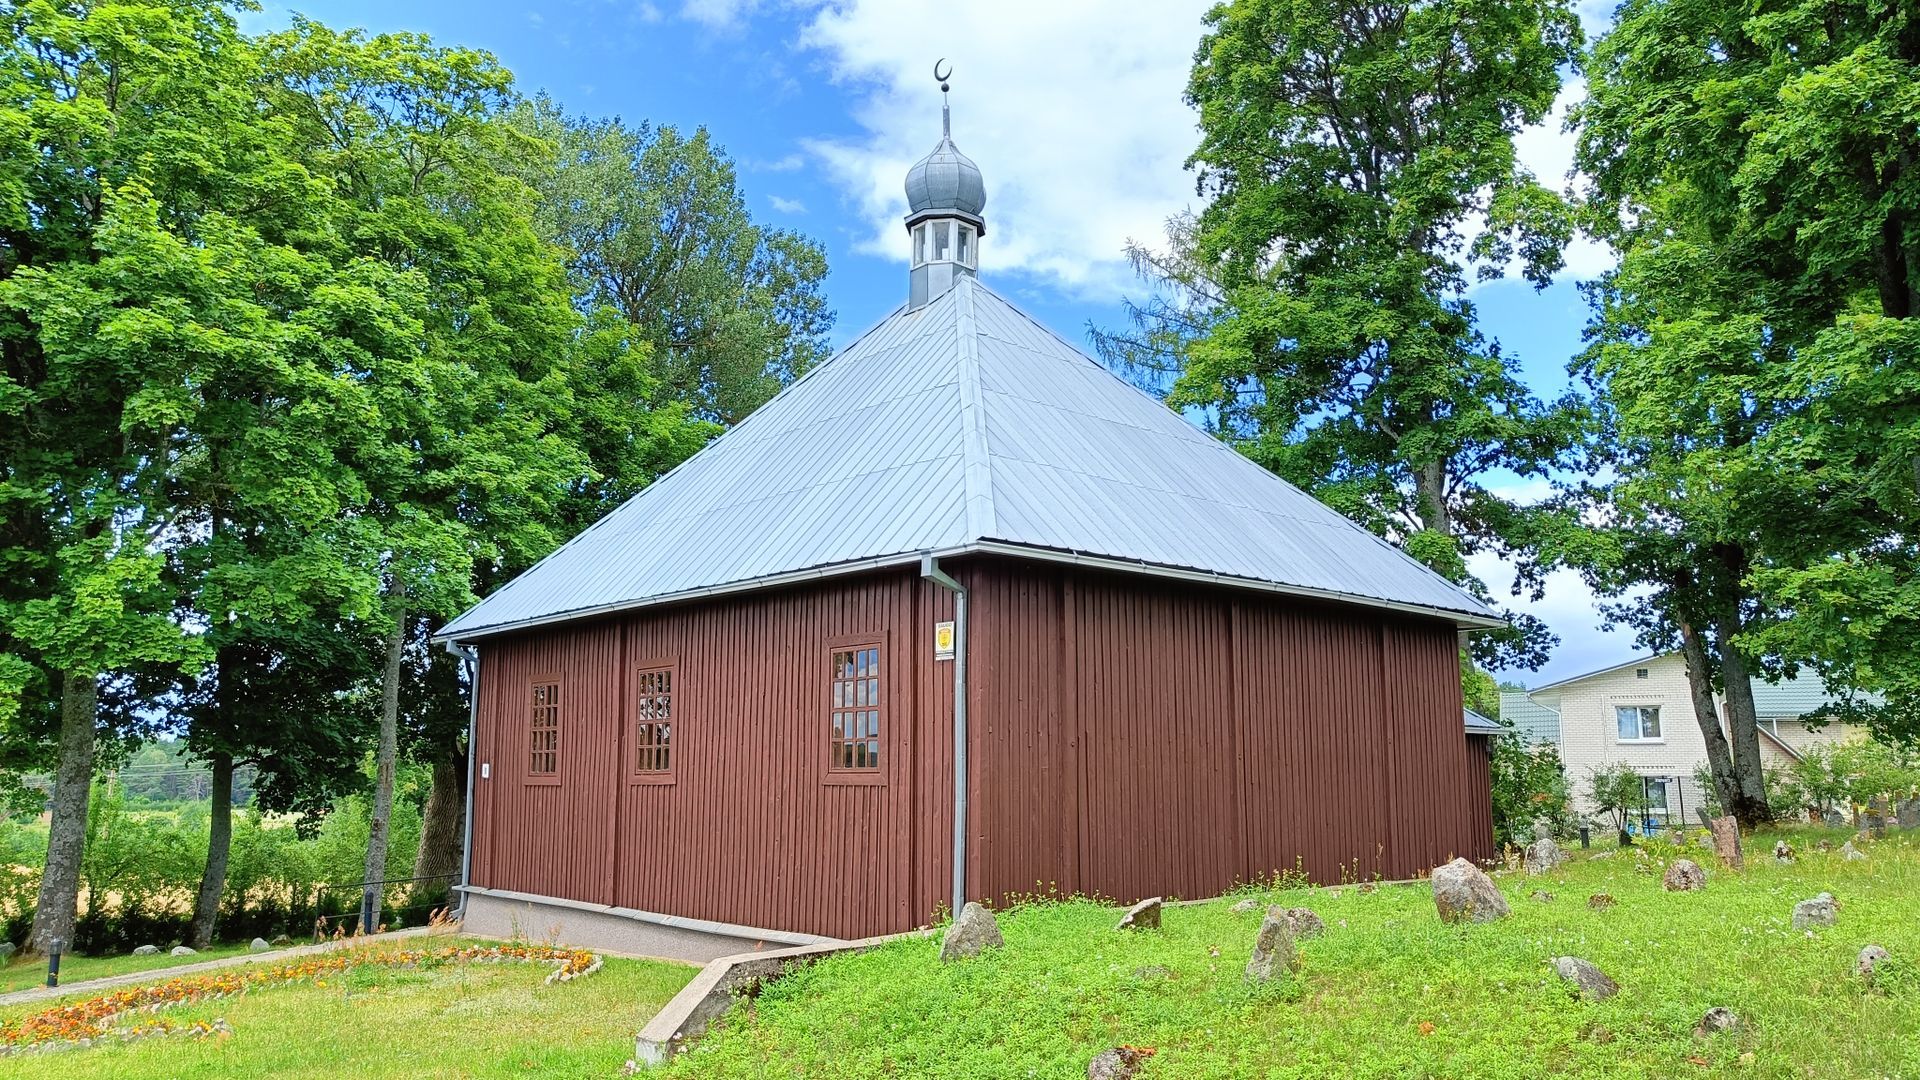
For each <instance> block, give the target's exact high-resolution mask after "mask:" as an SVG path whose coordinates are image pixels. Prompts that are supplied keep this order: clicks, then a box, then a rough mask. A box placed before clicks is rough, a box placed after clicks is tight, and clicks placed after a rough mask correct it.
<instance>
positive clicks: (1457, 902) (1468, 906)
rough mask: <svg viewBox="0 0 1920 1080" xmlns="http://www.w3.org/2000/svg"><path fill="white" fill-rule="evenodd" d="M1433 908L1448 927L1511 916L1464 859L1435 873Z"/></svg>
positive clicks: (1491, 886)
mask: <svg viewBox="0 0 1920 1080" xmlns="http://www.w3.org/2000/svg"><path fill="white" fill-rule="evenodd" d="M1433 906H1434V908H1435V909H1436V910H1438V911H1439V913H1440V921H1441V922H1447V923H1484V922H1492V921H1494V920H1495V919H1504V918H1506V917H1507V915H1508V914H1510V911H1509V909H1508V908H1507V898H1506V897H1504V896H1501V895H1500V889H1499V887H1498V886H1496V885H1495V884H1494V883H1493V879H1492V878H1490V877H1488V876H1487V875H1486V873H1485V872H1484V871H1482V870H1481V869H1480V868H1479V867H1477V866H1475V865H1473V864H1472V863H1470V862H1468V861H1467V860H1465V859H1455V860H1453V861H1452V862H1450V863H1448V864H1447V865H1445V866H1442V867H1438V868H1437V869H1435V870H1434V872H1433ZM1269 917H1271V916H1269Z"/></svg>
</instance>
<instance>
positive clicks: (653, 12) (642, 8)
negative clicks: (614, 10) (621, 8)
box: [633, 3, 661, 23]
mask: <svg viewBox="0 0 1920 1080" xmlns="http://www.w3.org/2000/svg"><path fill="white" fill-rule="evenodd" d="M633 13H634V16H635V17H636V18H638V19H639V20H640V21H641V22H643V23H657V22H659V21H660V18H661V16H660V9H659V7H657V6H655V5H653V4H648V3H642V4H640V5H638V6H637V7H635V8H634V9H633Z"/></svg>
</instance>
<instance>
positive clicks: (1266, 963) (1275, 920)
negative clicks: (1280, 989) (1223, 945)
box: [1246, 906, 1300, 983]
mask: <svg viewBox="0 0 1920 1080" xmlns="http://www.w3.org/2000/svg"><path fill="white" fill-rule="evenodd" d="M1299 966H1300V958H1299V957H1298V956H1297V955H1295V953H1294V951H1293V930H1292V929H1291V928H1290V927H1289V926H1288V924H1287V911H1286V909H1285V908H1282V907H1279V906H1274V907H1270V908H1268V909H1267V917H1266V918H1264V919H1261V920H1260V934H1259V936H1257V937H1255V938H1254V939H1253V955H1252V956H1250V957H1248V958H1247V970H1246V978H1247V981H1248V982H1251V983H1265V982H1271V981H1273V979H1274V978H1275V977H1277V976H1280V975H1285V974H1287V973H1288V972H1290V971H1293V970H1295V969H1297V968H1298V967H1299Z"/></svg>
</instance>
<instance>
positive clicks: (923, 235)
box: [913, 221, 927, 266]
mask: <svg viewBox="0 0 1920 1080" xmlns="http://www.w3.org/2000/svg"><path fill="white" fill-rule="evenodd" d="M926 261H927V223H926V222H924V221H923V222H921V223H920V224H919V225H916V226H914V229H913V265H915V266H920V265H923V264H924V263H926Z"/></svg>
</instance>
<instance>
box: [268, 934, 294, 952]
mask: <svg viewBox="0 0 1920 1080" xmlns="http://www.w3.org/2000/svg"><path fill="white" fill-rule="evenodd" d="M269 944H271V945H272V946H273V947H274V948H276V949H284V948H286V947H287V946H289V945H291V944H293V939H292V938H290V937H288V936H287V935H285V934H275V935H273V940H272V941H271V942H269Z"/></svg>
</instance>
